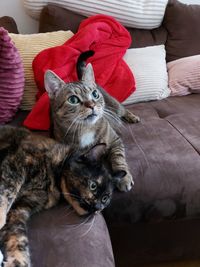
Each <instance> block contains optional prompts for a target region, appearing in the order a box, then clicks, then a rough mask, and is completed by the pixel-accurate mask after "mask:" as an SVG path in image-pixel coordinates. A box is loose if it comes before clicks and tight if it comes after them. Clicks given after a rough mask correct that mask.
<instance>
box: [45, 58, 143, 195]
mask: <svg viewBox="0 0 200 267" xmlns="http://www.w3.org/2000/svg"><path fill="white" fill-rule="evenodd" d="M80 64H81V61H78V65H80ZM77 69H79V70H80V71H81V72H82V73H81V74H79V73H78V74H79V77H80V78H81V79H80V80H79V81H78V82H69V83H65V82H64V81H63V80H61V79H60V78H59V77H58V76H57V75H56V74H55V73H54V72H52V71H50V70H48V71H47V72H46V73H45V79H44V80H45V88H46V91H47V93H48V95H49V98H50V103H51V123H52V125H51V128H52V130H53V136H54V138H55V139H56V140H58V141H59V142H63V143H66V144H69V145H70V146H71V147H73V148H74V149H79V148H81V149H83V150H87V149H88V148H90V147H92V146H94V145H96V144H99V143H105V144H106V147H107V152H108V153H109V157H108V161H109V162H110V165H111V168H112V171H113V173H116V174H118V176H119V174H120V176H121V179H120V180H119V182H118V184H117V187H118V189H119V190H121V191H129V190H130V189H131V187H132V185H133V179H132V176H131V174H130V172H129V169H128V165H127V162H126V159H125V151H124V145H123V143H122V140H121V139H120V137H119V136H118V134H117V133H116V131H115V129H114V128H115V127H116V126H117V127H119V125H114V124H115V122H116V121H119V118H120V119H122V120H125V121H127V122H131V123H135V122H138V121H139V118H138V117H137V116H135V115H134V114H132V113H131V112H129V111H128V110H126V109H125V108H124V107H123V106H122V105H121V104H120V103H119V102H118V101H117V100H115V99H114V98H113V97H111V96H110V95H108V94H107V93H106V92H105V91H104V90H103V89H102V88H101V87H100V86H99V85H98V84H96V82H95V78H94V72H93V68H92V65H91V64H88V65H87V66H85V65H84V64H82V66H81V67H80V68H79V66H78V67H77ZM113 123H114V124H113Z"/></svg>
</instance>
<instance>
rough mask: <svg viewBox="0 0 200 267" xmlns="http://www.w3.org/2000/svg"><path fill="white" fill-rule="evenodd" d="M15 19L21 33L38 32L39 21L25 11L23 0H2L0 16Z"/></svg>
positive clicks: (0, 1) (0, 2)
mask: <svg viewBox="0 0 200 267" xmlns="http://www.w3.org/2000/svg"><path fill="white" fill-rule="evenodd" d="M3 16H11V17H13V18H14V19H15V21H16V23H17V26H18V30H19V32H20V33H34V32H38V22H37V21H35V20H33V19H32V18H31V17H29V16H28V15H27V14H26V13H25V9H24V7H23V1H22V0H0V17H3Z"/></svg>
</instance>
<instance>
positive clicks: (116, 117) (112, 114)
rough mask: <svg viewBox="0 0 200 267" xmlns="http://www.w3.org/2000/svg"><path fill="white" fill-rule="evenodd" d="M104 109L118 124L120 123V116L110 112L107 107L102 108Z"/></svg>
mask: <svg viewBox="0 0 200 267" xmlns="http://www.w3.org/2000/svg"><path fill="white" fill-rule="evenodd" d="M104 111H105V112H106V113H107V114H109V115H110V116H112V118H114V119H115V120H117V121H118V122H119V123H120V124H121V123H122V122H121V120H120V118H119V117H118V116H116V114H115V113H114V112H112V111H111V110H109V109H104Z"/></svg>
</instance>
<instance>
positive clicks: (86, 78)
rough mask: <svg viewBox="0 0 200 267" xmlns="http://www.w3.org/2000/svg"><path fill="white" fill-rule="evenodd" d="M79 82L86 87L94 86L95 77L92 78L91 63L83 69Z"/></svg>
mask: <svg viewBox="0 0 200 267" xmlns="http://www.w3.org/2000/svg"><path fill="white" fill-rule="evenodd" d="M81 81H82V82H83V83H85V84H87V85H88V86H94V84H95V77H94V71H93V67H92V64H91V63H88V64H87V66H86V67H85V70H84V72H83V76H82V78H81Z"/></svg>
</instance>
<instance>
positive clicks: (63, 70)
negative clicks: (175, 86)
mask: <svg viewBox="0 0 200 267" xmlns="http://www.w3.org/2000/svg"><path fill="white" fill-rule="evenodd" d="M130 43H131V37H130V34H129V32H128V31H127V30H126V29H125V28H124V27H123V26H122V25H121V24H120V23H119V22H117V21H116V20H115V19H114V18H112V17H110V16H106V15H96V16H92V17H90V18H88V19H85V20H84V21H83V22H82V23H81V24H80V27H79V30H78V32H77V33H76V34H75V35H74V36H73V37H72V38H71V39H69V40H68V41H67V42H66V43H64V44H63V45H61V46H57V47H53V48H49V49H46V50H44V51H42V52H40V53H39V54H38V55H37V56H36V57H35V59H34V61H33V71H34V75H35V81H36V84H37V86H38V89H39V91H38V94H37V98H38V99H39V100H38V101H37V103H36V104H35V106H34V107H33V109H32V111H31V112H30V114H29V115H28V117H27V118H26V120H25V121H24V125H25V126H27V127H28V128H31V129H39V130H48V129H49V99H48V96H47V93H45V89H44V73H45V71H46V70H47V69H50V70H53V71H54V72H55V73H56V74H57V75H58V76H59V77H61V78H62V79H63V80H64V81H65V82H69V81H70V82H71V81H76V80H77V74H76V62H77V59H78V57H79V55H80V53H82V52H84V51H87V50H93V51H94V52H95V54H94V56H93V57H91V58H89V60H88V62H91V63H92V65H93V68H94V73H95V79H96V82H97V83H98V84H99V85H101V86H102V87H103V88H104V89H105V90H106V91H107V92H108V93H109V94H110V95H112V96H113V97H115V98H116V99H117V100H119V101H120V102H121V101H123V100H125V99H126V98H127V97H128V96H129V95H130V94H131V93H132V92H133V91H134V90H135V81H134V77H133V74H132V72H131V71H130V69H129V67H128V66H127V65H126V63H125V62H124V60H123V59H122V58H123V55H124V54H125V52H126V50H127V48H128V47H129V46H130Z"/></svg>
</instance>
